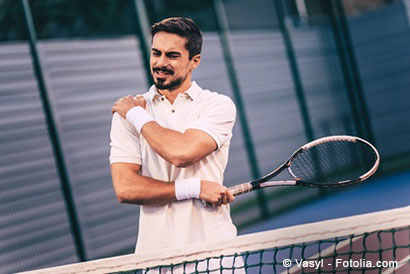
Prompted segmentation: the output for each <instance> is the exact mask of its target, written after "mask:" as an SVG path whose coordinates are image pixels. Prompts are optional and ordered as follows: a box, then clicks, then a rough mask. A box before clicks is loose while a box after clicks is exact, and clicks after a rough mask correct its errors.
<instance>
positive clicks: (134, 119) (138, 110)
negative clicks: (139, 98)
mask: <svg viewBox="0 0 410 274" xmlns="http://www.w3.org/2000/svg"><path fill="white" fill-rule="evenodd" d="M125 117H126V118H127V120H128V121H129V122H130V123H131V124H133V125H134V127H135V128H136V129H137V131H138V133H141V129H142V127H143V126H144V125H145V124H146V123H148V122H151V121H154V119H153V118H152V117H151V115H149V114H148V112H147V111H146V110H145V109H143V108H142V107H133V108H132V109H130V110H129V111H128V112H127V114H126V115H125Z"/></svg>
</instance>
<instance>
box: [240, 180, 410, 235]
mask: <svg viewBox="0 0 410 274" xmlns="http://www.w3.org/2000/svg"><path fill="white" fill-rule="evenodd" d="M409 204H410V172H403V173H398V174H394V175H386V176H380V177H376V178H374V179H371V180H369V181H367V182H365V183H362V184H360V185H358V186H352V187H347V188H345V189H344V190H343V191H342V192H339V193H336V194H333V195H329V196H327V197H325V198H323V199H320V200H317V201H313V202H310V203H307V204H306V205H305V206H302V207H300V208H296V209H293V210H291V211H288V212H286V213H284V214H282V215H279V216H277V217H274V218H271V219H269V220H268V221H265V222H263V223H259V224H256V225H253V226H251V227H248V228H246V229H243V230H241V231H240V234H245V233H252V232H259V231H265V230H270V229H275V228H280V227H287V226H292V225H299V224H304V223H311V222H317V221H322V220H329V219H335V218H342V217H347V216H352V215H358V214H364V213H370V212H376V211H381V210H387V209H393V208H398V207H404V206H408V205H409Z"/></svg>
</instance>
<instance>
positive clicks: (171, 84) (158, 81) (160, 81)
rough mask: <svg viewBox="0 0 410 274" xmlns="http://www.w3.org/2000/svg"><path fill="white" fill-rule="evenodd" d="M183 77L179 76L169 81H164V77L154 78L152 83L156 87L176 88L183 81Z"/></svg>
mask: <svg viewBox="0 0 410 274" xmlns="http://www.w3.org/2000/svg"><path fill="white" fill-rule="evenodd" d="M185 79H186V77H185V78H182V77H179V78H176V79H173V80H171V81H170V82H169V83H165V80H164V79H155V78H154V85H155V87H156V88H157V89H170V90H172V89H176V88H177V87H179V86H180V85H181V84H182V82H184V80H185Z"/></svg>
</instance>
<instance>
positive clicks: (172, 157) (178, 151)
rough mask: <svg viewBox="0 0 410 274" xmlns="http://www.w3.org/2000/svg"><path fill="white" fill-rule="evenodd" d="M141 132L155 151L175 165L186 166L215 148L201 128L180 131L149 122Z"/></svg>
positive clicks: (210, 138)
mask: <svg viewBox="0 0 410 274" xmlns="http://www.w3.org/2000/svg"><path fill="white" fill-rule="evenodd" d="M141 133H142V135H143V136H144V137H145V139H146V140H147V142H148V143H149V144H150V146H151V147H152V149H153V150H155V152H157V153H158V154H159V155H161V157H162V158H164V159H165V160H167V161H168V162H170V163H172V164H173V165H175V166H177V167H188V166H190V165H192V164H194V163H195V162H197V161H199V160H201V159H202V158H204V157H205V156H207V155H208V154H210V153H212V152H213V151H215V150H216V149H217V145H216V143H215V141H214V139H212V137H211V136H209V135H208V134H207V133H205V132H203V131H201V130H196V129H188V130H186V131H185V132H184V133H181V132H178V131H175V130H172V129H168V128H164V127H161V126H160V125H159V124H158V123H156V122H150V123H147V124H146V125H145V126H144V127H143V129H142V131H141Z"/></svg>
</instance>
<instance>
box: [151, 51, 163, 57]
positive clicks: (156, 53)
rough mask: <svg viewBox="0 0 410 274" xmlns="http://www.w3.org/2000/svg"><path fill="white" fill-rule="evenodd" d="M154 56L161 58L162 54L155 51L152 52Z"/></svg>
mask: <svg viewBox="0 0 410 274" xmlns="http://www.w3.org/2000/svg"><path fill="white" fill-rule="evenodd" d="M152 55H154V56H161V52H159V51H153V52H152Z"/></svg>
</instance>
